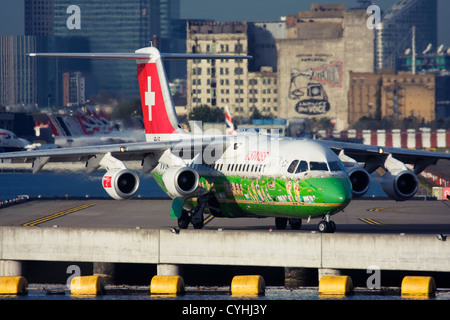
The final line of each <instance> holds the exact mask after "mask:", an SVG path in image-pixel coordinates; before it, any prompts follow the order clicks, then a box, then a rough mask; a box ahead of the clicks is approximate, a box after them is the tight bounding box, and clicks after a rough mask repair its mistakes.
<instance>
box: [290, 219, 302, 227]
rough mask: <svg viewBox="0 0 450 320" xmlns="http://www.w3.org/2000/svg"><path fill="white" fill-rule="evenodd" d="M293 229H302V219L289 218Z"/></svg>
mask: <svg viewBox="0 0 450 320" xmlns="http://www.w3.org/2000/svg"><path fill="white" fill-rule="evenodd" d="M289 224H290V225H291V229H292V230H300V228H301V227H302V219H289Z"/></svg>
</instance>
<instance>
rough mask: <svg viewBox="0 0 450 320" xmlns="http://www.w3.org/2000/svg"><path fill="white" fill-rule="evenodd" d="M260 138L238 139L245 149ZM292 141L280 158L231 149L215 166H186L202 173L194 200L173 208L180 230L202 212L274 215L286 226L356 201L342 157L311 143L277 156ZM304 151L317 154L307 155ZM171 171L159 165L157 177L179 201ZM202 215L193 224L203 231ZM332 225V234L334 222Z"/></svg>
mask: <svg viewBox="0 0 450 320" xmlns="http://www.w3.org/2000/svg"><path fill="white" fill-rule="evenodd" d="M259 139H261V137H245V138H241V139H238V140H239V141H241V142H240V145H241V146H247V147H248V146H251V145H255V144H257V142H258V140H259ZM292 143H293V142H289V143H281V145H278V144H277V148H276V149H277V156H273V155H272V153H275V152H274V150H272V151H270V152H267V156H266V157H264V158H259V159H258V158H251V157H248V156H245V155H246V154H248V151H246V150H245V149H246V148H245V147H243V151H240V150H235V149H234V148H229V149H228V150H227V151H226V152H225V153H224V154H223V155H222V157H221V158H219V159H216V160H215V162H214V163H213V164H211V165H207V164H194V163H189V162H187V164H186V166H187V167H188V168H192V169H193V170H195V171H196V172H198V174H199V178H198V186H197V189H196V192H195V193H193V194H192V197H185V199H183V200H180V201H182V203H183V206H179V205H178V204H177V205H176V207H177V208H178V209H174V208H173V217H176V218H178V219H179V226H180V227H183V228H184V227H186V226H187V225H189V223H191V222H192V219H193V218H194V215H195V214H196V209H197V208H201V209H202V210H205V211H209V213H211V214H212V215H214V216H215V217H227V218H238V217H274V218H276V220H277V226H284V225H285V223H284V222H286V223H287V221H288V220H289V221H291V220H292V221H295V222H296V223H297V226H298V224H299V223H301V219H308V220H309V219H313V218H323V217H329V216H331V215H333V214H335V213H337V212H339V211H341V210H342V209H343V208H344V207H345V206H346V205H347V204H348V203H349V201H350V199H351V195H352V186H351V183H350V181H349V178H348V176H347V174H346V173H345V168H344V166H343V164H342V163H341V162H340V161H339V159H338V157H337V156H336V155H335V154H334V153H333V152H328V151H327V150H326V148H324V147H323V146H321V145H320V144H317V143H315V142H312V141H308V140H305V141H295V142H294V145H296V146H300V147H301V148H298V149H297V152H292V151H291V152H290V153H289V156H287V155H284V156H279V155H278V154H279V152H280V151H281V150H283V149H286V148H287V149H290V147H291V146H292ZM278 149H279V150H278ZM302 150H315V151H316V153H315V154H314V156H311V155H306V153H305V152H304V151H302ZM227 156H228V157H230V158H227ZM291 158H292V159H291ZM273 159H276V161H275V162H274V161H272V160H273ZM282 159H285V160H284V161H283V160H282ZM300 159H308V160H300ZM166 171H167V167H166V166H165V165H159V166H158V167H157V168H156V169H155V170H154V171H153V176H154V177H155V180H156V181H157V182H158V184H159V185H160V186H161V188H162V189H163V190H164V191H165V192H166V193H168V194H169V195H170V196H171V197H172V198H174V199H177V196H176V195H175V194H172V193H171V192H170V190H169V189H168V188H167V186H166V185H165V183H164V179H163V176H164V175H165V174H166ZM170 181H171V180H170ZM175 203H178V201H174V204H175ZM202 203H203V205H202ZM176 211H177V212H176ZM197 214H198V213H197ZM197 217H198V218H197V219H198V220H197V222H196V223H195V224H194V223H192V224H193V225H194V227H196V228H201V227H202V222H203V218H202V216H200V214H198V216H197ZM327 223H328V224H330V226H328V228H329V229H330V230H332V229H333V228H334V224H333V223H329V222H327Z"/></svg>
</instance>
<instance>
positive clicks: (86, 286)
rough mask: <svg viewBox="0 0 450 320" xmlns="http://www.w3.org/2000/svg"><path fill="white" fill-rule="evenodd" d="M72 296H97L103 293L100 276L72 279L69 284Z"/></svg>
mask: <svg viewBox="0 0 450 320" xmlns="http://www.w3.org/2000/svg"><path fill="white" fill-rule="evenodd" d="M70 293H71V294H72V295H75V296H77V295H98V294H102V293H103V282H102V278H101V277H100V276H85V277H74V278H73V279H72V282H71V283H70Z"/></svg>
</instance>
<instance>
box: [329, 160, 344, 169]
mask: <svg viewBox="0 0 450 320" xmlns="http://www.w3.org/2000/svg"><path fill="white" fill-rule="evenodd" d="M328 166H329V167H330V171H342V167H341V165H340V164H339V162H338V161H333V162H329V163H328Z"/></svg>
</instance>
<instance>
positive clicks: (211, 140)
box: [0, 136, 227, 173]
mask: <svg viewBox="0 0 450 320" xmlns="http://www.w3.org/2000/svg"><path fill="white" fill-rule="evenodd" d="M226 145H227V141H226V137H223V136H214V137H202V138H195V137H186V138H185V139H178V140H172V141H161V142H137V143H126V144H110V145H98V146H88V147H76V148H60V149H47V150H35V151H21V152H8V153H2V154H0V162H9V163H32V164H33V173H37V172H39V171H40V170H41V169H42V168H43V167H44V165H45V164H47V163H49V162H86V167H87V168H88V172H89V171H94V170H93V169H94V168H98V166H99V162H100V161H101V159H102V158H103V156H104V155H106V154H110V155H111V156H113V157H114V158H116V159H118V160H120V161H131V160H137V161H142V162H144V161H145V160H146V158H147V157H148V156H152V159H151V162H152V163H153V164H154V165H156V164H157V162H158V161H159V159H160V157H161V156H162V154H163V153H164V152H166V151H167V150H169V151H170V152H171V153H173V154H174V155H175V156H177V157H182V153H184V154H185V155H186V152H187V153H188V154H189V158H190V159H191V158H193V156H195V155H196V154H198V153H200V152H202V150H204V149H205V148H206V147H208V148H218V149H219V150H224V149H225V148H226ZM180 159H181V158H180ZM153 167H154V166H153ZM151 169H152V168H148V167H147V169H146V170H145V171H149V170H151Z"/></svg>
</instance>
